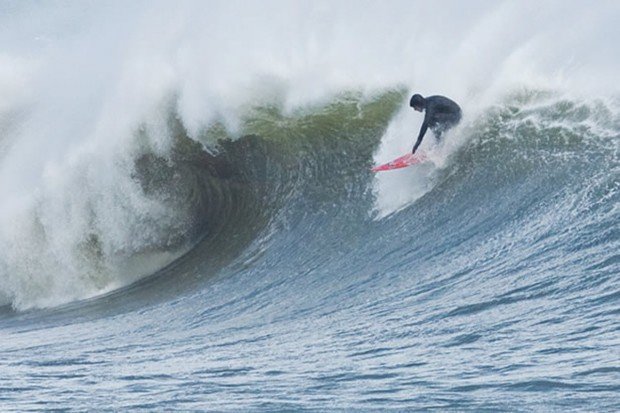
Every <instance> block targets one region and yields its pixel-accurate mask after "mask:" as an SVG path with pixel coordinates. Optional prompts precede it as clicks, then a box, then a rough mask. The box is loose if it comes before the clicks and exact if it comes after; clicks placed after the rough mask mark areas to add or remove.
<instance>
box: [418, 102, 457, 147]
mask: <svg viewBox="0 0 620 413" xmlns="http://www.w3.org/2000/svg"><path fill="white" fill-rule="evenodd" d="M424 104H425V106H424V110H425V111H426V113H425V115H424V123H422V127H421V128H420V134H419V135H418V140H417V141H416V143H415V146H414V147H413V152H415V151H416V150H417V149H418V146H420V144H421V143H422V138H424V134H425V133H426V130H427V129H428V128H431V130H432V131H433V134H434V135H435V138H437V139H440V138H441V135H442V134H443V133H444V132H445V131H447V130H448V129H450V128H452V127H454V126H456V124H457V123H459V121H460V120H461V108H460V106H459V105H457V104H456V102H454V101H453V100H450V99H448V98H447V97H445V96H429V97H427V98H425V99H424Z"/></svg>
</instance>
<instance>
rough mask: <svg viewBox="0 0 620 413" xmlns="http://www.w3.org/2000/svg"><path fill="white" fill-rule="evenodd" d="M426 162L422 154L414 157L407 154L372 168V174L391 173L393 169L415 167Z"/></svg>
mask: <svg viewBox="0 0 620 413" xmlns="http://www.w3.org/2000/svg"><path fill="white" fill-rule="evenodd" d="M425 160H426V155H425V154H423V153H419V152H418V153H416V154H415V155H414V154H412V153H408V154H406V155H403V156H401V157H398V158H396V159H394V160H393V161H390V162H388V163H384V164H383V165H379V166H375V167H374V168H372V171H373V172H381V171H391V170H393V169H400V168H406V167H407V166H411V165H415V164H417V163H422V162H424V161H425Z"/></svg>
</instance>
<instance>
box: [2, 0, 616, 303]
mask: <svg viewBox="0 0 620 413" xmlns="http://www.w3.org/2000/svg"><path fill="white" fill-rule="evenodd" d="M558 4H559V3H558ZM271 6H272V10H278V11H279V12H278V13H277V14H276V15H275V16H272V15H270V14H269V15H266V14H265V13H263V12H261V11H262V9H263V8H264V6H263V5H261V6H260V7H259V6H255V5H244V7H242V8H241V10H242V11H241V12H239V10H240V8H239V7H238V4H234V2H233V3H232V4H228V3H223V2H222V3H219V2H215V3H210V4H208V5H206V4H202V3H201V2H186V3H182V4H181V5H179V6H175V7H172V6H170V5H166V4H164V3H156V4H155V5H154V6H151V5H149V6H148V7H147V5H146V4H143V3H140V2H137V3H135V4H133V5H132V6H130V7H126V6H122V7H121V6H120V5H119V4H110V5H93V4H88V5H84V6H77V5H76V6H70V7H67V8H66V9H64V10H63V11H62V12H60V11H57V12H55V13H49V11H50V10H49V9H51V10H55V7H54V5H49V6H41V7H33V5H31V4H28V3H25V4H24V5H22V6H19V7H17V6H16V7H14V8H12V9H11V10H8V11H7V13H6V14H5V15H4V17H3V18H2V19H3V22H4V23H6V24H5V25H3V26H2V27H3V29H2V35H3V36H0V37H1V38H2V39H3V40H2V42H3V43H2V44H3V46H6V47H5V48H3V50H5V52H4V53H3V54H2V55H1V56H0V62H3V63H6V64H3V65H2V66H3V71H2V72H0V94H2V95H3V96H5V97H6V99H4V100H3V102H2V105H0V199H1V200H2V201H0V251H1V252H0V275H1V276H0V296H1V297H0V299H1V300H2V302H4V303H8V304H10V305H11V306H13V307H14V308H15V309H20V310H21V309H27V308H31V307H48V306H55V305H59V304H62V303H67V302H71V301H74V300H80V299H85V298H88V297H94V296H98V295H101V294H105V293H108V292H111V291H115V290H117V289H119V288H121V287H124V286H127V285H129V284H131V283H134V282H136V281H137V280H139V279H142V278H143V277H146V276H149V275H152V274H154V273H161V272H162V271H163V272H165V268H166V267H167V266H169V265H171V264H172V265H176V264H178V263H179V262H185V261H183V260H188V259H190V258H187V257H188V255H187V254H188V253H189V255H191V256H192V257H195V256H196V254H198V251H200V255H202V256H204V259H205V260H214V261H222V262H225V261H227V259H231V258H230V257H235V256H239V255H243V254H245V253H246V248H248V247H249V246H250V245H251V244H252V245H254V244H257V243H258V244H260V243H261V240H264V239H267V238H269V237H273V236H274V234H275V233H278V231H280V230H286V228H289V226H291V225H295V222H299V221H300V219H301V218H300V216H304V214H307V213H309V211H315V212H316V211H324V212H325V214H326V215H327V216H331V215H332V214H335V216H339V215H338V214H342V213H343V212H338V211H340V210H342V209H344V210H349V211H357V212H356V213H357V214H358V215H356V216H357V217H359V219H361V220H362V222H363V223H365V224H368V222H370V221H372V220H375V221H372V222H379V223H381V222H382V220H385V219H389V218H387V217H390V216H393V215H394V214H396V213H397V212H398V211H401V210H403V208H415V209H416V211H417V210H418V209H419V212H417V214H418V215H419V219H420V222H434V223H436V222H437V220H438V217H439V216H440V215H441V214H440V211H439V210H442V211H444V212H442V214H447V213H448V212H449V213H451V214H453V215H441V217H442V218H441V220H443V221H445V222H447V223H450V226H451V227H456V228H463V231H465V230H466V229H467V230H471V231H472V233H479V232H480V231H481V230H482V228H489V231H491V227H490V226H489V225H491V224H490V223H496V224H497V223H498V222H500V220H501V216H497V215H493V214H492V211H490V209H491V208H492V209H493V210H494V211H496V212H497V211H503V213H504V214H507V215H504V216H503V217H504V218H506V217H513V215H512V214H517V215H515V216H514V217H513V218H511V219H517V217H520V218H521V219H524V220H525V221H524V222H523V223H524V224H525V223H526V222H529V221H527V219H528V217H527V216H526V215H527V214H531V217H532V220H533V221H532V223H531V225H535V224H534V222H536V219H534V218H535V217H539V218H540V217H543V216H545V217H547V216H548V215H549V214H550V213H551V209H548V210H547V209H544V208H543V207H542V205H546V206H547V207H548V208H551V207H552V206H553V205H555V204H556V203H561V205H562V206H563V208H566V210H562V213H563V215H562V217H571V216H572V217H575V216H578V217H580V218H581V219H584V217H583V216H582V215H579V214H578V213H577V211H582V212H581V213H582V214H586V215H587V211H591V210H593V209H596V208H602V212H600V214H601V215H600V216H599V215H596V216H597V217H598V218H596V219H600V222H604V223H607V224H609V225H611V226H612V227H613V221H611V223H610V221H609V219H611V218H614V217H615V215H614V213H615V212H613V209H612V211H611V212H610V211H609V210H608V208H609V205H611V204H610V203H612V202H613V201H615V199H616V196H617V195H616V192H615V191H616V190H617V170H618V169H617V168H618V165H617V136H618V134H617V131H618V115H617V113H616V112H615V107H616V106H617V101H614V96H616V95H615V94H616V89H615V87H616V86H615V84H614V83H613V82H611V81H610V79H613V76H606V74H607V73H612V74H615V67H616V62H614V61H613V57H612V56H614V55H615V54H614V53H613V51H615V45H613V44H612V43H613V42H610V41H605V40H604V39H606V37H604V36H603V35H604V33H605V32H604V30H603V29H602V28H605V27H608V23H609V22H610V21H614V20H613V17H614V16H615V15H616V14H615V8H614V7H613V5H608V4H602V5H599V6H598V9H597V12H596V13H593V14H592V15H591V16H590V18H591V19H592V21H591V22H590V23H592V24H594V25H597V27H600V28H601V29H600V30H592V31H588V30H585V29H579V30H576V34H574V36H568V37H566V36H559V35H558V34H564V30H563V27H564V26H565V24H566V22H573V23H574V25H573V27H577V28H580V27H582V25H580V22H581V21H582V19H584V18H585V17H584V16H582V14H581V13H579V10H578V9H576V8H571V7H562V8H561V11H560V13H561V14H562V17H563V21H564V23H563V24H562V25H559V24H556V23H554V21H555V20H556V17H557V16H556V15H557V13H558V9H557V8H556V7H554V5H553V4H552V3H550V4H549V5H545V6H543V7H539V6H537V5H535V4H534V3H532V4H527V5H525V6H518V5H516V4H512V3H504V4H502V5H499V6H496V7H493V8H489V7H488V4H486V3H484V2H480V3H478V2H474V3H473V4H472V5H471V8H469V9H468V12H467V13H466V14H465V15H464V16H460V17H462V18H459V19H454V18H450V17H451V15H452V14H453V11H452V8H450V7H444V8H440V9H434V8H433V9H431V8H425V6H423V5H422V4H417V5H416V7H413V6H412V5H411V4H410V3H409V2H395V3H394V4H393V5H392V6H393V7H385V6H383V5H382V4H380V3H373V2H369V3H368V4H367V6H368V7H367V8H364V9H363V10H362V9H361V8H359V7H352V4H351V3H347V2H342V3H338V4H334V5H331V4H326V3H320V4H319V3H317V4H307V5H300V6H299V7H300V9H298V8H297V6H294V5H291V4H288V3H286V2H273V3H272V4H271ZM534 8H536V9H537V13H535V14H534V15H532V13H531V11H532V10H533V9H534ZM291 16H292V17H291ZM531 19H534V22H533V23H532V24H528V25H523V24H522V23H523V22H525V21H527V22H531ZM557 20H560V19H557ZM444 21H445V22H444ZM110 22H114V24H113V25H111V24H110ZM429 22H433V24H429ZM442 22H444V23H442ZM534 23H536V24H534ZM592 24H589V25H588V26H587V27H590V26H591V25H592ZM223 25H224V26H225V27H233V26H234V27H238V30H236V31H235V32H234V33H231V34H229V35H228V36H224V37H223V38H222V36H220V34H221V33H222V32H223V30H222V27H223ZM525 27H535V28H536V29H535V30H534V31H532V32H531V33H529V32H528V33H525V31H526V29H525ZM388 29H389V30H388ZM224 32H227V33H229V31H227V30H224ZM388 32H390V33H391V32H393V33H394V37H393V38H389V39H387V40H386V39H385V38H384V36H383V35H384V33H388ZM33 33H35V34H36V35H33ZM379 35H381V36H379ZM579 36H581V38H580V39H577V37H579ZM558 38H559V39H562V41H561V42H560V41H559V40H558ZM431 39H433V42H431V41H430V40H431ZM436 39H443V40H441V41H439V43H437V42H436V41H435V40H436ZM576 39H577V40H578V41H577V40H576ZM587 40H591V42H588V41H587ZM591 44H596V47H594V48H592V47H591ZM360 46H363V47H360ZM575 49H577V50H580V51H582V52H584V53H585V55H587V56H588V57H589V63H588V64H575V63H574V62H573V63H571V60H570V56H572V54H574V53H575ZM438 50H443V51H444V53H438ZM479 50H484V51H485V58H484V59H481V58H480V52H479ZM549 50H552V52H551V53H547V52H548V51H549ZM103 51H105V53H104V52H103ZM542 51H544V52H545V53H542ZM586 52H587V53H586ZM420 62H423V63H420ZM455 68H458V70H455ZM612 69H613V70H612ZM593 73H596V74H597V75H598V76H596V79H594V76H592V74H593ZM593 79H594V80H593ZM413 89H415V91H420V92H422V93H425V94H426V91H427V90H428V91H431V90H432V92H433V93H446V94H448V95H449V96H451V97H454V98H455V99H456V100H457V101H459V102H462V103H464V106H465V108H466V117H465V119H464V122H463V125H462V126H461V127H460V128H459V129H457V130H455V131H453V132H452V134H451V135H449V136H448V137H447V139H446V142H445V143H444V144H442V145H439V146H438V147H436V148H434V147H431V146H430V140H428V139H427V141H426V142H425V145H426V146H425V149H426V150H428V151H430V154H431V155H430V156H431V159H432V160H433V162H432V163H431V164H428V165H426V166H424V167H422V168H418V169H412V170H405V171H401V172H398V173H395V174H392V175H382V176H379V177H374V176H372V175H371V174H370V172H369V171H368V167H369V166H370V164H371V163H372V162H373V161H374V160H379V159H382V158H387V157H389V156H388V155H390V154H392V153H393V154H396V153H398V152H400V151H402V150H405V148H406V147H408V146H409V145H410V140H412V136H413V134H414V133H415V131H416V130H417V129H418V128H419V121H420V119H419V117H416V116H415V115H414V114H411V113H410V111H409V109H408V108H407V105H406V99H407V96H408V95H409V94H410V93H411V91H412V90H413ZM567 89H570V92H571V93H570V94H568V93H566V92H567ZM515 91H517V92H515ZM585 92H587V93H588V94H590V95H591V97H588V98H587V99H585V98H584V97H583V96H584V94H585ZM573 188H574V191H573V190H572V189H573ZM472 194H476V196H475V197H474V196H473V195H472ZM517 195H518V196H517ZM601 199H603V200H604V201H600V200H601ZM455 204H456V205H460V207H456V206H455ZM524 204H525V205H537V206H539V207H540V208H541V210H540V211H538V212H536V211H531V210H528V209H527V208H523V207H522V206H523V205H524ZM568 206H570V208H569V207H568ZM605 208H607V209H605ZM522 211H529V212H522ZM483 212H485V213H483ZM519 213H520V214H523V216H520V215H518V214H519ZM297 214H299V215H297ZM576 214H577V215H576ZM587 217H590V216H589V215H588V216H587ZM483 218H484V219H487V220H488V222H489V223H488V224H485V223H484V222H481V221H480V220H481V219H483ZM546 219H548V220H549V222H548V224H549V225H552V223H553V226H556V227H557V228H556V230H557V231H561V230H560V229H559V227H560V226H562V225H564V227H565V228H574V227H573V226H572V225H570V224H569V223H568V222H566V220H565V218H559V217H556V218H553V217H548V218H546ZM367 220H370V221H367ZM441 220H440V221H441ZM461 220H465V221H461ZM586 221H587V219H586ZM473 223H476V225H474V224H473ZM369 225H371V224H369ZM420 225H422V224H420ZM428 225H430V224H428ZM434 225H435V224H434ZM554 228H555V227H554ZM418 229H419V230H420V231H421V233H424V232H429V231H431V228H430V227H424V226H420V227H419V228H418ZM431 232H432V231H431ZM487 235H488V236H489V237H491V238H493V234H492V233H491V232H490V233H489V234H487ZM463 236H464V235H463ZM343 242H345V241H343ZM386 248H387V249H390V248H391V247H386ZM210 250H211V251H214V252H213V253H210V252H209V251H210ZM192 254H193V255H192ZM219 254H222V256H226V257H229V258H227V259H220V255H219ZM250 255H251V254H250ZM192 259H194V258H192ZM170 276H171V277H174V275H170ZM198 278H200V277H198Z"/></svg>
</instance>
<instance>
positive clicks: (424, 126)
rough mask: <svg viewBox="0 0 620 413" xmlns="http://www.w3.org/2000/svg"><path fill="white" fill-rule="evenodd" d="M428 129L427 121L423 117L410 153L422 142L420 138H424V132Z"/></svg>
mask: <svg viewBox="0 0 620 413" xmlns="http://www.w3.org/2000/svg"><path fill="white" fill-rule="evenodd" d="M427 129H428V122H427V121H426V119H424V123H422V127H421V128H420V134H419V135H418V140H417V141H416V143H415V145H414V147H413V151H411V153H415V151H417V150H418V146H420V144H421V143H422V139H423V138H424V134H426V130H427Z"/></svg>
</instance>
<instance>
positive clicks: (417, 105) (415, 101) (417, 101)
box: [409, 93, 426, 112]
mask: <svg viewBox="0 0 620 413" xmlns="http://www.w3.org/2000/svg"><path fill="white" fill-rule="evenodd" d="M409 106H411V107H412V108H413V109H415V110H417V111H418V112H422V110H423V109H424V106H426V101H425V100H424V97H422V95H418V94H417V93H416V94H415V95H413V96H411V100H410V101H409Z"/></svg>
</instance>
